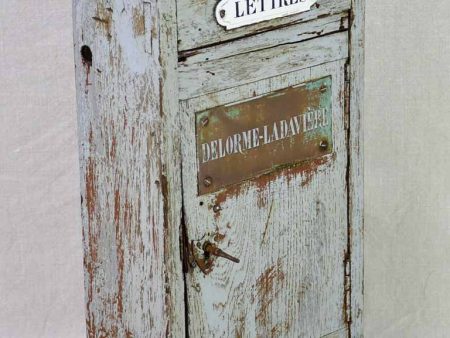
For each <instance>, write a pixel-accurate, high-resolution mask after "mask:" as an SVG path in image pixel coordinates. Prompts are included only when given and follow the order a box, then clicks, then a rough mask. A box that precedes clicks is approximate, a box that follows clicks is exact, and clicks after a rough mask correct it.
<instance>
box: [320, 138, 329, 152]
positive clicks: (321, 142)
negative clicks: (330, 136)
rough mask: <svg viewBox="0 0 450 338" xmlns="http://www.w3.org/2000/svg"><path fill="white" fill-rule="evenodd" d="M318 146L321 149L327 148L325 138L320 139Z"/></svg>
mask: <svg viewBox="0 0 450 338" xmlns="http://www.w3.org/2000/svg"><path fill="white" fill-rule="evenodd" d="M319 147H320V149H322V150H327V149H328V141H327V140H322V141H320V143H319Z"/></svg>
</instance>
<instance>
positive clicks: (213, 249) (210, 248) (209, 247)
mask: <svg viewBox="0 0 450 338" xmlns="http://www.w3.org/2000/svg"><path fill="white" fill-rule="evenodd" d="M203 251H204V252H205V254H206V255H213V256H216V257H222V258H225V259H228V260H230V261H232V262H234V263H239V262H240V260H239V258H236V257H233V256H231V255H229V254H227V253H226V252H225V251H223V250H222V249H220V248H218V247H217V245H215V244H213V243H211V242H205V243H204V244H203Z"/></svg>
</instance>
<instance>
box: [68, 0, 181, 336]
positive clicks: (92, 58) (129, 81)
mask: <svg viewBox="0 0 450 338" xmlns="http://www.w3.org/2000/svg"><path fill="white" fill-rule="evenodd" d="M175 13H176V12H175V1H158V2H157V1H154V0H149V1H146V2H143V1H141V0H124V1H118V0H99V1H95V2H93V1H87V0H75V1H74V41H75V64H76V86H77V106H78V121H79V140H80V142H79V147H80V166H81V182H82V184H81V193H82V196H81V203H82V219H83V237H84V250H85V256H84V266H85V290H86V310H87V313H86V321H87V330H88V332H87V333H88V336H89V337H148V336H151V337H162V336H173V337H183V336H184V305H183V281H182V275H181V262H180V259H179V249H180V248H179V241H178V229H179V224H180V209H181V200H180V193H179V192H177V190H176V187H178V186H179V184H180V183H179V181H180V178H179V173H178V170H177V166H178V165H179V160H178V155H177V154H178V149H179V148H178V147H179V142H178V141H177V137H174V135H173V133H170V136H168V135H169V134H168V132H169V130H171V129H173V128H174V127H175V126H176V124H177V122H176V121H177V120H176V109H177V108H176V101H177V100H176V98H177V88H178V86H177V85H176V62H177V61H176V58H177V55H176V41H177V37H176V29H175V26H176V17H175ZM80 51H81V53H80ZM172 101H175V103H173V102H172Z"/></svg>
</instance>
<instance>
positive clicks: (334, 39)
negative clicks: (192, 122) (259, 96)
mask: <svg viewBox="0 0 450 338" xmlns="http://www.w3.org/2000/svg"><path fill="white" fill-rule="evenodd" d="M347 57H348V33H347V32H345V31H344V32H339V33H335V34H331V35H327V36H324V37H321V38H317V39H312V40H308V41H304V42H302V43H294V44H289V43H287V44H283V45H281V46H274V47H273V48H266V49H262V50H259V51H257V52H251V53H243V54H238V55H235V56H231V57H227V58H223V59H214V60H208V61H205V62H199V63H194V64H185V65H183V64H181V65H180V68H179V81H180V99H188V98H192V97H195V96H200V95H203V94H207V93H213V92H216V91H219V90H224V89H228V88H232V87H235V86H239V85H242V84H245V83H249V82H254V81H258V80H262V79H265V78H267V77H271V76H277V75H280V74H285V73H288V72H291V71H295V70H299V69H302V68H308V67H312V66H316V65H320V64H323V63H327V62H331V61H334V60H339V59H344V58H347Z"/></svg>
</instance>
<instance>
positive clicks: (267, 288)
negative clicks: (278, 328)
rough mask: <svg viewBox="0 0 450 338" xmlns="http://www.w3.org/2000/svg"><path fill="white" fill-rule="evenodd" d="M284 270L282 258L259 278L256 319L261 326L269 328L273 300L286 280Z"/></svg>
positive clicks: (257, 283)
mask: <svg viewBox="0 0 450 338" xmlns="http://www.w3.org/2000/svg"><path fill="white" fill-rule="evenodd" d="M284 277H285V275H284V272H283V271H282V268H281V259H278V261H277V264H276V265H273V266H270V267H268V268H267V269H266V270H265V271H264V272H263V273H262V274H261V275H260V276H259V277H258V279H257V282H256V292H257V299H258V308H257V313H256V321H257V323H258V325H259V327H260V328H267V327H268V325H269V324H270V323H269V320H270V309H271V305H272V302H273V300H274V299H275V297H276V296H277V295H278V293H279V291H280V290H281V289H282V287H283V285H282V282H283V281H284Z"/></svg>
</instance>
